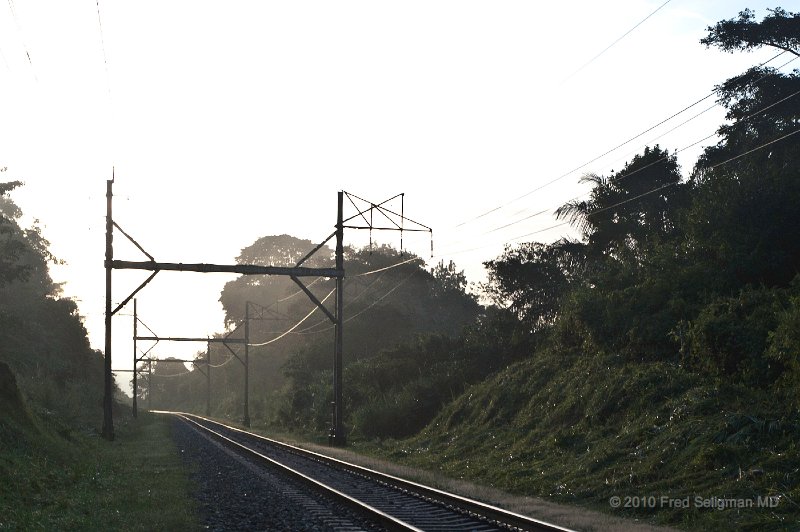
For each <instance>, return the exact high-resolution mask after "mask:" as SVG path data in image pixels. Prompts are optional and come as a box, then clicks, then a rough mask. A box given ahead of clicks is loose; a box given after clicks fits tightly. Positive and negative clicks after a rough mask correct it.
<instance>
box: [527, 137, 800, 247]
mask: <svg viewBox="0 0 800 532" xmlns="http://www.w3.org/2000/svg"><path fill="white" fill-rule="evenodd" d="M797 133H800V129H796V130H794V131H792V132H791V133H787V134H785V135H782V136H781V137H778V138H776V139H773V140H771V141H769V142H765V143H764V144H761V145H760V146H757V147H755V148H753V149H751V150H748V151H746V152H744V153H740V154H739V155H736V156H734V157H731V158H729V159H726V160H724V161H722V162H720V163H717V164H715V165H713V166H709V167H708V170H713V169H715V168H718V167H720V166H723V165H725V164H728V163H730V162H732V161H735V160H737V159H740V158H742V157H744V156H745V155H749V154H751V153H753V152H756V151H758V150H761V149H763V148H766V147H767V146H771V145H772V144H775V143H776V142H780V141H782V140H784V139H786V138H789V137H791V136H792V135H796V134H797ZM700 142H702V141H700ZM677 184H678V183H667V184H666V185H662V186H660V187H657V188H654V189H652V190H648V191H647V192H644V193H642V194H639V195H638V196H635V197H633V198H628V199H625V200H623V201H620V202H619V203H615V204H614V205H609V206H608V207H603V208H602V209H598V210H596V211H592V212H591V213H589V214H588V215H587V216H594V215H596V214H599V213H601V212H604V211H607V210H610V209H614V208H616V207H619V206H620V205H624V204H626V203H630V202H631V201H636V200H638V199H640V198H643V197H645V196H649V195H650V194H655V193H656V192H659V191H661V190H664V189H666V188H669V187H672V186H675V185H677ZM568 223H569V222H563V223H560V224H557V225H553V226H550V227H546V228H544V229H540V230H538V231H534V232H532V233H528V234H525V235H521V236H518V237H515V238H512V239H511V240H512V241H513V240H519V239H521V238H526V237H528V236H531V235H534V234H536V233H542V232H544V231H548V230H550V229H554V228H556V227H561V226H562V225H567V224H568Z"/></svg>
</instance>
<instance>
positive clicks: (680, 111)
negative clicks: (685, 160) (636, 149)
mask: <svg viewBox="0 0 800 532" xmlns="http://www.w3.org/2000/svg"><path fill="white" fill-rule="evenodd" d="M785 53H786V52H785V51H781V52H779V53H777V54H776V55H774V56H772V57H770V58H769V59H767V60H766V61H763V62H762V63H759V64H758V65H757V66H756V68H759V67H762V66H764V65H767V64H769V63H771V62H772V61H774V60H775V59H777V58H778V57H780V56H782V55H783V54H785ZM795 59H797V58H793V59H792V60H790V61H788V62H786V63H784V64H783V65H781V66H780V67H778V68H783V67H784V66H786V65H788V64H789V63H791V62H792V61H794V60H795ZM765 77H766V76H762V77H761V78H759V79H758V80H756V83H758V82H760V81H761V80H763V79H764V78H765ZM715 94H716V91H712V92H710V93H708V94H707V95H705V96H703V97H702V98H700V99H698V100H696V101H694V102H693V103H691V104H689V105H687V106H685V107H684V108H682V109H681V110H679V111H677V112H675V113H672V114H671V115H669V116H668V117H667V118H665V119H663V120H661V121H659V122H657V123H656V124H654V125H652V126H650V127H648V128H646V129H645V130H643V131H641V132H639V133H637V134H636V135H634V136H632V137H630V138H628V139H627V140H625V141H624V142H621V143H619V144H617V145H616V146H614V147H613V148H610V149H608V150H606V151H605V152H603V153H601V154H600V155H597V156H595V157H593V158H592V159H590V160H588V161H586V162H584V163H582V164H580V165H579V166H576V167H574V168H572V169H571V170H569V171H567V172H564V173H563V174H561V175H559V176H557V177H555V178H553V179H551V180H550V181H547V182H545V183H543V184H541V185H538V186H536V187H535V188H533V189H531V190H529V191H528V192H525V193H524V194H521V195H519V196H517V197H515V198H513V199H511V200H509V201H506V202H505V203H502V204H500V205H497V206H495V207H493V208H491V209H489V210H486V211H484V212H482V213H480V214H478V215H476V216H473V217H472V218H468V219H466V220H464V221H462V222H460V223H458V224H456V225H455V226H454V228H460V227H464V226H466V225H468V224H471V223H473V222H475V221H477V220H480V219H482V218H485V217H486V216H489V215H490V214H493V213H495V212H497V211H500V210H502V209H504V208H506V207H508V206H509V205H512V204H514V203H516V202H518V201H520V200H522V199H525V198H527V197H528V196H530V195H531V194H534V193H535V192H538V191H540V190H542V189H543V188H546V187H548V186H550V185H552V184H554V183H556V182H558V181H560V180H562V179H564V178H566V177H568V176H570V175H572V174H574V173H575V172H577V171H579V170H582V169H583V168H585V167H587V166H589V165H590V164H592V163H594V162H597V161H599V160H600V159H602V158H603V157H605V156H606V155H609V154H611V153H613V152H615V151H616V150H618V149H620V148H622V147H623V146H626V145H628V144H630V143H631V142H633V141H634V140H636V139H638V138H640V137H642V136H644V135H646V134H647V133H649V132H650V131H653V130H654V129H656V128H658V127H660V126H662V125H664V124H666V123H667V122H669V121H670V120H672V119H674V118H676V117H678V116H680V115H681V114H683V113H685V112H686V111H688V110H689V109H692V108H693V107H695V106H696V105H699V104H700V103H702V102H704V101H705V100H707V99H709V98H711V97H712V96H714V95H715ZM671 131H673V130H671Z"/></svg>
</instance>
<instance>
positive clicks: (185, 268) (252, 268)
mask: <svg viewBox="0 0 800 532" xmlns="http://www.w3.org/2000/svg"><path fill="white" fill-rule="evenodd" d="M111 268H113V269H115V270H149V271H178V272H199V273H212V272H221V273H238V274H242V275H289V276H291V275H293V276H295V277H335V278H340V277H344V270H342V269H337V268H305V267H299V268H292V267H288V266H259V265H256V264H201V263H186V264H184V263H174V262H150V261H144V262H142V261H140V262H135V261H127V260H112V261H111Z"/></svg>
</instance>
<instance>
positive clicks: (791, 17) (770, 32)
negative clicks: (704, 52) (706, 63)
mask: <svg viewBox="0 0 800 532" xmlns="http://www.w3.org/2000/svg"><path fill="white" fill-rule="evenodd" d="M767 11H769V12H770V14H769V15H767V16H766V17H764V20H762V21H761V22H756V21H755V13H754V12H753V11H752V10H750V9H745V10H744V11H741V12H740V13H739V18H737V19H729V20H722V21H720V22H717V23H716V25H714V26H709V27H708V28H707V29H708V36H707V37H705V38H703V39H701V40H700V42H701V43H703V44H705V45H706V46H709V47H710V46H717V47H718V48H720V49H722V50H725V51H726V52H733V51H748V52H749V51H751V50H754V49H756V48H761V47H762V46H771V47H774V48H779V49H781V50H784V51H787V52H789V53H792V54H794V55H800V13H788V12H787V11H785V10H783V9H781V8H779V7H778V8H775V9H768V10H767Z"/></svg>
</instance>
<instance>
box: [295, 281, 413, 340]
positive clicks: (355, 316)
mask: <svg viewBox="0 0 800 532" xmlns="http://www.w3.org/2000/svg"><path fill="white" fill-rule="evenodd" d="M414 273H416V271H412V272H411V273H409V274H408V275H407V276H406V277H405V278H404V279H403V280H401V281H400V282H399V283H397V284H396V285H395V286H394V288H392V289H391V290H389V291H388V292H386V293H385V294H383V295H382V296H381V297H379V298H378V299H376V300H375V301H373V302H372V303H371V304H370V305H369V306H367V307H365V308H363V309H361V310H360V311H358V312H357V313H355V314H353V315H352V316H350V317H349V318H347V319H345V320H342V323H349V322H350V321H352V320H354V319H356V318H357V317H358V316H360V315H362V314H363V313H365V312H366V311H368V310H369V309H371V308H372V307H374V306H375V305H377V304H378V303H380V302H381V301H383V300H384V299H386V298H387V297H389V295H391V294H392V293H393V292H394V291H395V290H397V289H398V288H400V287H401V286H403V285H404V284H405V283H406V281H408V280H409V279H411V277H412V276H413V275H414ZM334 327H335V326H334V325H329V326H328V327H325V328H324V329H318V330H316V331H308V332H302V333H296V334H316V333H321V332H326V331H330V330H331V329H333V328H334Z"/></svg>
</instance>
